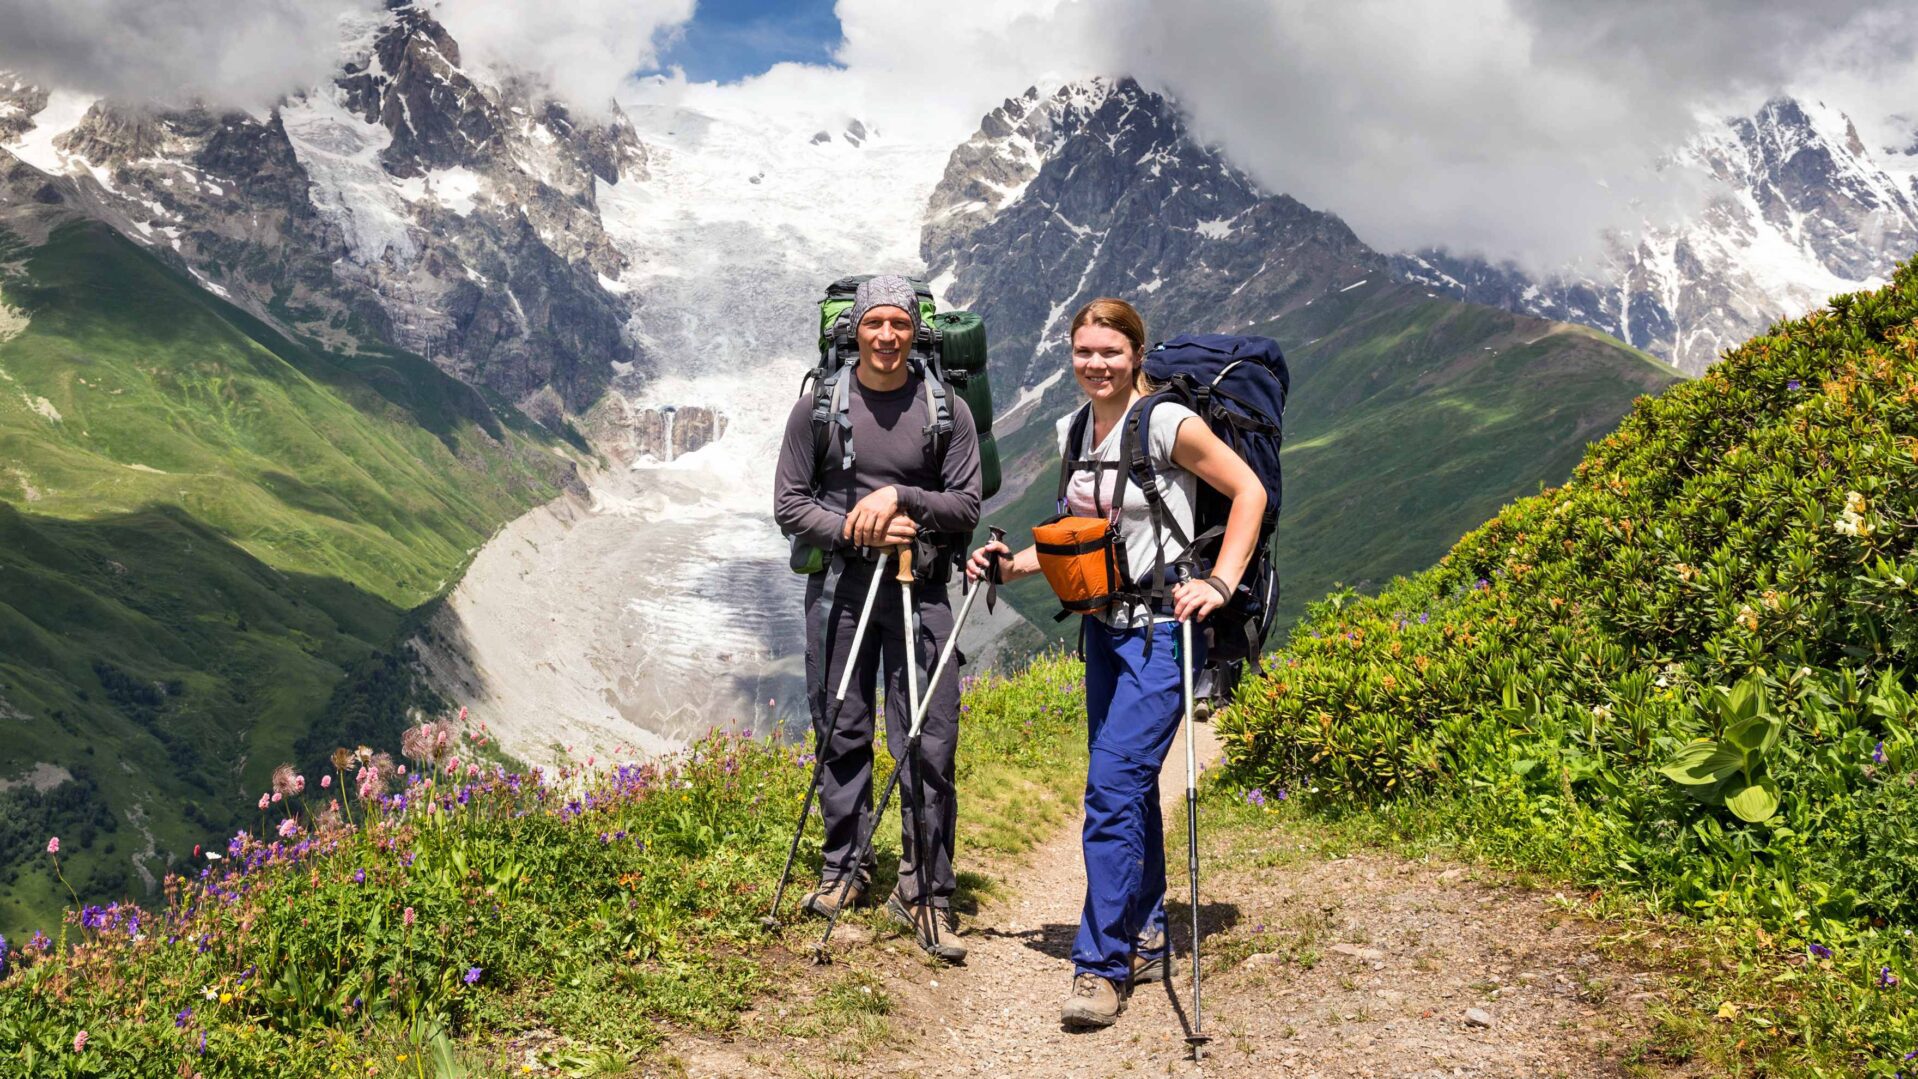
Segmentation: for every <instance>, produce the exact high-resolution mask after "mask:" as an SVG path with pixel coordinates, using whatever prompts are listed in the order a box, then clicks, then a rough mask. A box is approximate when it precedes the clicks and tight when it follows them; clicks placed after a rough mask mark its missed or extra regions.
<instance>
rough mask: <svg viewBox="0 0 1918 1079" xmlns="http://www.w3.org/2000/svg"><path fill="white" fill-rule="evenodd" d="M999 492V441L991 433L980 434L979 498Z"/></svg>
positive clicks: (985, 497)
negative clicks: (994, 439)
mask: <svg viewBox="0 0 1918 1079" xmlns="http://www.w3.org/2000/svg"><path fill="white" fill-rule="evenodd" d="M998 493H999V443H997V442H995V441H993V438H992V436H991V435H987V434H982V435H980V436H979V498H980V500H981V501H983V500H985V499H988V498H991V497H992V496H993V495H996V494H998Z"/></svg>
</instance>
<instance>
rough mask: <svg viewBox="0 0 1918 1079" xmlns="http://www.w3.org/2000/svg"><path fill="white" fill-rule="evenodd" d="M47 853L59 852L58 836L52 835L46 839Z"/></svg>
mask: <svg viewBox="0 0 1918 1079" xmlns="http://www.w3.org/2000/svg"><path fill="white" fill-rule="evenodd" d="M47 853H48V854H58V853H60V837H59V836H54V837H53V838H51V839H49V840H47Z"/></svg>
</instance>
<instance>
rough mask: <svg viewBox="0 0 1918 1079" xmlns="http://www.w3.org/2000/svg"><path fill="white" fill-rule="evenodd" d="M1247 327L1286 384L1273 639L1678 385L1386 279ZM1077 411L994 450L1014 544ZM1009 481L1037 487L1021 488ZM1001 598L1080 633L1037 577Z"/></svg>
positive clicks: (1040, 505)
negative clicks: (1003, 470)
mask: <svg viewBox="0 0 1918 1079" xmlns="http://www.w3.org/2000/svg"><path fill="white" fill-rule="evenodd" d="M1247 332H1250V333H1257V334H1262V335H1265V336H1269V337H1272V338H1273V339H1275V340H1277V341H1278V342H1279V343H1280V345H1282V346H1283V347H1284V349H1285V354H1286V360H1287V363H1288V365H1289V366H1290V368H1291V371H1292V395H1291V399H1290V400H1289V401H1288V403H1287V407H1286V424H1285V426H1286V440H1285V452H1284V458H1283V459H1284V467H1285V506H1284V511H1283V516H1282V517H1281V518H1280V521H1279V529H1278V533H1277V539H1276V547H1275V553H1276V565H1277V566H1278V568H1279V575H1280V580H1281V583H1282V586H1283V594H1282V596H1281V599H1280V610H1279V619H1280V622H1279V633H1280V634H1281V635H1282V633H1283V631H1284V628H1285V627H1286V626H1287V625H1289V624H1290V623H1292V622H1293V621H1295V620H1296V619H1297V618H1298V617H1299V616H1300V614H1301V613H1302V612H1303V611H1304V609H1305V604H1306V603H1308V602H1310V601H1312V600H1314V599H1317V598H1318V597H1320V596H1323V595H1325V594H1326V593H1327V592H1330V591H1332V590H1333V587H1334V586H1335V585H1336V584H1339V583H1343V584H1345V585H1348V586H1351V587H1353V588H1356V589H1358V590H1360V591H1373V590H1376V589H1377V588H1378V587H1380V586H1381V585H1383V584H1384V583H1385V582H1386V581H1388V580H1390V579H1392V578H1393V577H1395V576H1398V575H1400V574H1405V573H1410V572H1413V571H1415V570H1417V569H1420V568H1422V567H1424V566H1427V565H1430V564H1431V563H1432V562H1433V561H1435V560H1436V559H1437V558H1438V557H1439V556H1440V555H1441V554H1443V553H1444V552H1445V550H1446V548H1447V547H1448V546H1450V545H1451V544H1452V543H1453V542H1454V541H1456V540H1457V539H1458V537H1459V536H1461V535H1463V534H1464V533H1465V532H1466V531H1467V530H1469V529H1471V528H1472V527H1474V526H1475V525H1477V524H1478V523H1480V522H1482V521H1483V520H1485V518H1486V517H1487V516H1489V515H1490V514H1491V513H1493V512H1494V511H1495V510H1497V508H1498V507H1499V506H1500V505H1502V504H1503V503H1505V502H1507V501H1509V500H1510V499H1512V498H1513V497H1515V496H1518V495H1522V494H1529V493H1531V492H1533V491H1535V490H1537V489H1538V487H1539V486H1540V485H1541V484H1545V483H1556V482H1560V481H1561V480H1563V479H1564V478H1565V477H1566V476H1567V475H1569V474H1570V473H1571V470H1572V466H1573V465H1575V464H1576V463H1577V462H1578V459H1579V456H1580V455H1581V454H1582V453H1583V452H1584V449H1585V444H1586V442H1587V441H1588V440H1590V439H1593V438H1596V437H1598V436H1599V435H1601V434H1603V433H1604V432H1605V431H1607V430H1609V429H1610V428H1611V427H1612V426H1613V425H1614V424H1615V423H1617V421H1618V420H1619V418H1620V417H1622V416H1623V415H1625V413H1626V412H1627V411H1628V410H1629V409H1630V408H1631V405H1632V401H1633V399H1634V398H1636V397H1637V396H1639V395H1640V394H1645V393H1652V392H1656V391H1658V390H1660V389H1663V388H1664V387H1665V386H1668V385H1670V384H1671V383H1672V382H1674V381H1676V380H1677V378H1678V373H1677V372H1676V371H1674V370H1672V369H1671V368H1669V367H1666V366H1665V365H1663V364H1661V363H1659V362H1658V361H1657V360H1655V359H1653V358H1651V357H1650V356H1647V355H1645V354H1644V353H1642V352H1638V351H1636V350H1634V349H1631V348H1628V347H1626V346H1625V345H1623V344H1621V343H1619V342H1617V341H1614V340H1612V339H1611V338H1608V337H1604V336H1603V335H1601V334H1597V333H1593V332H1591V331H1588V330H1584V329H1581V328H1576V327H1570V326H1554V325H1552V324H1549V323H1542V322H1538V321H1537V320H1532V319H1526V318H1523V317H1520V316H1517V315H1512V314H1510V313H1507V312H1503V311H1497V310H1494V309H1492V308H1487V307H1479V306H1476V305H1472V304H1462V303H1457V302H1454V301H1451V300H1447V299H1435V298H1431V297H1428V296H1426V295H1425V293H1424V292H1423V291H1421V290H1419V289H1417V288H1414V287H1411V286H1407V285H1397V284H1389V283H1384V282H1381V283H1379V284H1376V285H1369V286H1365V287H1362V288H1358V289H1354V290H1352V291H1351V292H1349V293H1338V294H1334V295H1331V296H1327V297H1323V298H1321V299H1320V300H1318V301H1316V302H1315V303H1313V304H1312V305H1311V306H1310V307H1306V308H1304V309H1302V310H1299V311H1295V312H1293V313H1291V314H1289V315H1287V316H1285V317H1284V318H1281V319H1279V320H1277V321H1275V322H1271V323H1267V324H1265V325H1262V326H1257V327H1253V328H1251V329H1250V330H1248V331H1247ZM1541 332H1544V336H1541V337H1537V338H1536V339H1531V338H1532V336H1533V335H1535V334H1538V333H1541ZM1078 403H1079V401H1078V397H1077V390H1076V389H1075V388H1074V387H1073V385H1072V383H1071V381H1070V379H1067V380H1064V381H1063V382H1062V383H1061V385H1060V387H1059V388H1057V389H1056V390H1055V392H1054V393H1053V394H1051V395H1050V396H1049V397H1048V399H1047V402H1046V403H1045V404H1044V405H1042V406H1041V411H1040V412H1039V413H1038V414H1037V415H1036V416H1035V418H1034V419H1033V420H1031V421H1030V422H1028V423H1027V424H1026V425H1025V426H1024V427H1022V428H1020V429H1019V430H1018V431H1016V432H1013V433H1012V434H1011V435H1009V436H1007V437H1006V439H1005V440H1004V441H1003V442H1002V444H1001V449H1002V452H1003V453H1004V455H1005V460H1006V461H1007V462H1008V467H1007V475H1008V482H1007V485H1006V486H1007V489H1008V492H1009V495H1008V498H1007V500H1006V502H1005V503H1004V504H1003V505H1001V506H999V507H997V508H995V509H994V510H993V511H992V512H990V513H989V514H988V515H987V516H988V517H989V518H990V519H991V521H992V523H997V524H1002V525H1004V526H1006V527H1007V529H1008V531H1009V532H1011V533H1012V539H1013V540H1015V541H1023V542H1030V534H1029V532H1027V529H1029V528H1030V527H1031V526H1032V525H1033V524H1036V523H1038V522H1039V521H1040V520H1043V519H1044V518H1045V517H1047V516H1049V515H1050V514H1051V512H1052V502H1053V498H1054V495H1055V494H1056V492H1057V482H1056V479H1057V475H1058V454H1057V451H1056V448H1055V445H1054V442H1053V435H1052V423H1051V420H1050V419H1049V418H1047V417H1056V416H1057V415H1059V414H1060V413H1061V412H1063V411H1064V410H1065V409H1067V408H1068V407H1076V406H1077V404H1078ZM1015 476H1025V477H1031V482H1030V484H1029V485H1028V486H1026V487H1024V488H1023V489H1020V488H1019V486H1018V484H1017V483H1015V482H1013V481H1012V479H1011V477H1015ZM1010 492H1016V493H1010ZM1007 594H1008V595H1009V596H1010V597H1011V599H1012V602H1013V603H1014V605H1015V606H1016V607H1017V608H1018V610H1019V612H1020V613H1021V614H1023V615H1025V616H1026V618H1027V619H1028V620H1030V621H1032V622H1033V624H1034V625H1036V626H1038V627H1039V629H1040V630H1041V631H1042V632H1043V633H1044V634H1045V635H1046V636H1048V637H1051V638H1054V639H1058V638H1063V637H1064V636H1066V635H1069V634H1070V633H1072V632H1073V630H1074V625H1075V623H1073V622H1072V621H1071V620H1068V621H1066V622H1064V623H1055V622H1054V621H1053V620H1052V615H1053V614H1054V613H1056V612H1057V611H1058V607H1059V605H1058V601H1057V600H1056V599H1055V598H1054V597H1053V596H1052V594H1051V592H1050V591H1049V590H1048V589H1047V587H1046V585H1045V582H1044V581H1043V580H1042V579H1040V578H1037V577H1035V578H1032V579H1030V580H1026V581H1021V582H1019V583H1017V584H1015V585H1012V586H1011V587H1010V588H1008V589H1007Z"/></svg>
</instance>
